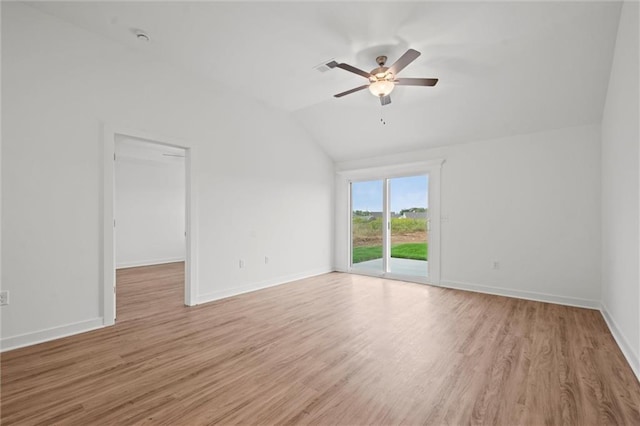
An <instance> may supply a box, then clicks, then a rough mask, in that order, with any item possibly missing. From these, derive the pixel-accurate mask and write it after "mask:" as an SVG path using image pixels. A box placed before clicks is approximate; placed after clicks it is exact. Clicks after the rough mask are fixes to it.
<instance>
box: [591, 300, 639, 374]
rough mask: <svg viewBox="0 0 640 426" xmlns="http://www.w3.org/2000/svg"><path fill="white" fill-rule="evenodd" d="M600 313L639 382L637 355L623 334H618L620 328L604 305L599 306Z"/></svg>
mask: <svg viewBox="0 0 640 426" xmlns="http://www.w3.org/2000/svg"><path fill="white" fill-rule="evenodd" d="M600 312H601V313H602V317H603V318H604V321H605V322H606V323H607V327H609V331H611V334H612V335H613V338H614V339H615V341H616V343H617V344H618V347H620V350H621V351H622V355H624V357H625V358H626V359H627V362H628V363H629V366H630V367H631V369H632V370H633V373H634V374H635V375H636V377H637V378H638V380H639V381H640V358H639V354H637V353H636V352H635V351H634V350H633V348H632V347H631V345H630V344H629V341H628V340H627V338H626V337H625V336H624V334H622V333H621V332H620V327H618V324H617V323H616V321H615V320H614V319H613V317H612V316H611V314H609V310H608V309H607V307H606V306H605V305H604V303H603V304H602V306H601V309H600Z"/></svg>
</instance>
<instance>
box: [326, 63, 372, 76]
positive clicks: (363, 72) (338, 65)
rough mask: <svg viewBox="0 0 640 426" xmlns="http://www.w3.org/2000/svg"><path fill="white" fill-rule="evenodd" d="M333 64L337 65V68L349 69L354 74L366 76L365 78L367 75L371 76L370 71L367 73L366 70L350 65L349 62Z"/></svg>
mask: <svg viewBox="0 0 640 426" xmlns="http://www.w3.org/2000/svg"><path fill="white" fill-rule="evenodd" d="M335 66H336V67H338V68H342V69H343V70H345V71H349V72H352V73H354V74H358V75H361V76H363V77H364V78H367V79H368V78H369V77H371V74H370V73H368V72H366V71H362V70H361V69H359V68H356V67H354V66H351V65H349V64H336V65H335Z"/></svg>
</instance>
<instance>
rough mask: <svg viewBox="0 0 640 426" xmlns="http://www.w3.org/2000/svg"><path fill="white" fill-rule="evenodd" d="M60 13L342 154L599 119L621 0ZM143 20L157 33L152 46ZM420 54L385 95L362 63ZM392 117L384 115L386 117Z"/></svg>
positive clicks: (172, 6) (149, 6) (87, 7)
mask: <svg viewBox="0 0 640 426" xmlns="http://www.w3.org/2000/svg"><path fill="white" fill-rule="evenodd" d="M30 4H31V5H32V6H34V7H37V8H38V9H40V10H43V11H45V12H47V13H49V14H52V15H54V16H57V17H59V18H61V19H63V20H66V21H69V22H71V23H74V24H76V25H78V26H81V27H83V28H86V29H88V30H90V31H93V32H96V33H99V34H102V35H104V36H106V37H108V38H110V39H112V40H114V41H116V42H119V43H123V44H125V45H128V46H131V47H133V48H136V49H144V50H145V54H150V55H154V56H156V57H159V58H161V59H162V60H164V61H166V62H169V63H172V64H174V65H176V66H179V67H181V68H182V69H185V72H188V73H196V74H198V75H200V76H204V77H205V78H207V79H210V80H211V81H212V84H223V85H225V86H227V87H229V88H231V89H233V90H236V91H239V92H242V93H244V94H246V95H248V96H251V97H254V98H256V99H257V100H259V101H261V102H264V103H267V104H269V105H272V106H274V107H276V108H281V109H284V110H286V111H289V112H290V113H291V114H292V116H293V118H294V119H295V120H297V121H298V122H299V123H300V124H301V125H302V126H303V127H304V128H306V129H307V131H308V132H309V134H310V135H311V137H312V138H314V139H315V140H316V141H317V142H318V143H319V144H320V145H321V146H322V147H323V148H324V150H325V151H326V152H327V153H328V154H329V155H330V156H331V157H332V158H333V159H334V160H336V161H340V160H346V159H352V158H356V157H366V156H375V155H384V154H388V153H393V152H404V151H411V150H414V149H419V148H427V147H432V146H442V145H447V144H454V143H462V142H469V141H475V140H482V139H488V138H494V137H501V136H509V135H514V134H522V133H529V132H535V131H540V130H546V129H554V128H560V127H568V126H574V125H581V124H588V123H597V122H600V119H601V115H602V110H603V107H604V102H605V97H606V91H607V85H608V81H609V70H610V67H611V60H612V56H613V48H614V45H615V37H616V30H617V26H618V18H619V14H620V4H619V3H615V2H470V3H461V2H447V3H441V2H423V3H415V2H410V3H400V2H389V3H384V2H328V3H325V2H318V3H316V2H303V3H292V2H277V3H276V2H239V3H231V2H224V3H217V2H209V3H204V2H171V3H164V2H81V3H79V2H68V3H61V2H38V3H30ZM132 29H143V30H145V31H146V32H147V33H148V34H149V35H150V36H151V42H149V43H146V44H145V45H144V46H141V44H140V42H139V41H138V40H136V39H135V37H134V36H133V35H132ZM409 47H411V48H413V49H416V50H418V51H420V52H421V53H422V55H421V56H420V57H419V58H418V59H417V60H416V61H415V62H414V63H412V64H411V65H410V66H409V67H407V68H406V69H405V70H404V71H403V72H402V75H401V76H402V77H436V78H439V79H440V81H439V83H438V85H437V86H435V87H397V88H396V89H395V90H394V92H393V93H392V100H393V102H392V104H390V105H388V106H385V107H381V106H380V103H379V101H378V99H376V98H375V97H374V96H372V95H371V94H370V93H369V92H368V91H366V90H365V91H361V92H358V93H355V94H352V95H349V96H346V97H344V98H340V99H336V98H333V94H335V93H338V92H341V91H344V90H347V89H350V88H353V87H356V86H359V85H361V84H364V83H366V81H365V80H364V79H363V78H362V77H358V76H356V75H353V74H350V73H348V72H345V71H343V70H340V69H333V70H330V71H327V72H320V71H318V70H316V69H315V66H316V65H319V64H321V63H326V62H327V61H329V60H331V59H335V60H336V61H338V62H346V63H349V64H351V65H354V66H357V67H359V68H362V69H364V70H367V71H369V70H371V69H373V68H374V67H375V66H376V64H375V58H376V56H379V55H387V56H388V57H389V64H390V63H392V62H393V61H395V59H397V58H398V57H399V56H400V55H401V54H402V53H404V52H405V51H406V50H407V48H409ZM381 117H383V118H384V121H385V122H386V124H382V122H381V121H380V118H381Z"/></svg>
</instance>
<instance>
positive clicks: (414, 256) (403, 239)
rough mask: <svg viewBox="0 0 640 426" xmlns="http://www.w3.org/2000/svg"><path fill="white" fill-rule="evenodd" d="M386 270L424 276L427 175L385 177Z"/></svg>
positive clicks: (426, 260)
mask: <svg viewBox="0 0 640 426" xmlns="http://www.w3.org/2000/svg"><path fill="white" fill-rule="evenodd" d="M388 181H389V217H390V226H389V230H390V232H389V240H390V241H389V247H390V250H389V251H390V258H389V260H388V271H387V272H389V273H391V274H394V275H407V276H415V277H426V276H427V273H428V270H429V269H428V263H427V262H428V239H429V238H428V231H427V230H428V220H429V204H428V203H429V196H428V191H429V178H428V176H409V177H400V178H392V179H389V180H388Z"/></svg>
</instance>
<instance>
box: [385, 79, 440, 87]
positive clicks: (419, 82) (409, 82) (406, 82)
mask: <svg viewBox="0 0 640 426" xmlns="http://www.w3.org/2000/svg"><path fill="white" fill-rule="evenodd" d="M437 82H438V79H437V78H399V79H397V80H394V83H395V84H397V85H398V86H435V85H436V83H437Z"/></svg>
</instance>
